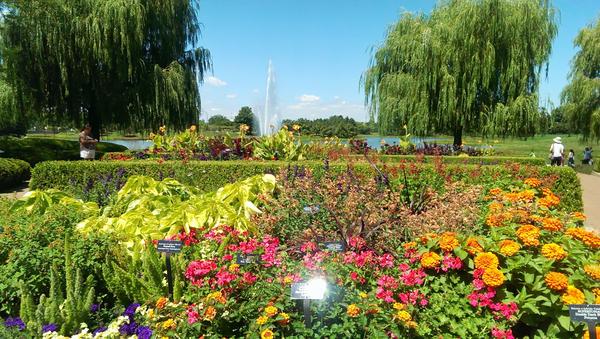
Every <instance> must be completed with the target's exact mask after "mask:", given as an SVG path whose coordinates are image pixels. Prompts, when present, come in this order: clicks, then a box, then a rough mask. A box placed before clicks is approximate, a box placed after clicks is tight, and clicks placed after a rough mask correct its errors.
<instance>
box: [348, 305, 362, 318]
mask: <svg viewBox="0 0 600 339" xmlns="http://www.w3.org/2000/svg"><path fill="white" fill-rule="evenodd" d="M346 314H347V315H348V316H349V317H351V318H355V317H358V315H359V314H360V308H359V307H358V306H356V305H355V304H350V305H348V308H347V309H346Z"/></svg>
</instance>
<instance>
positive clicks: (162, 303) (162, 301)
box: [156, 297, 169, 310]
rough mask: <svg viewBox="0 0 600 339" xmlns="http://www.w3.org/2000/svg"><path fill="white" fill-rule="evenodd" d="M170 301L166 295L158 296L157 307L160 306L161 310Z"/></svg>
mask: <svg viewBox="0 0 600 339" xmlns="http://www.w3.org/2000/svg"><path fill="white" fill-rule="evenodd" d="M168 301H169V299H167V298H165V297H160V298H158V300H157V301H156V308H158V309H159V310H162V309H163V308H164V307H165V305H166V304H167V302H168Z"/></svg>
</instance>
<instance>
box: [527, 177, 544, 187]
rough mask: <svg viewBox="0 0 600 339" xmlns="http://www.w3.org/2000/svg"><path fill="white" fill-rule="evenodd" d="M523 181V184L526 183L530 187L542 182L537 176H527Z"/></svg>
mask: <svg viewBox="0 0 600 339" xmlns="http://www.w3.org/2000/svg"><path fill="white" fill-rule="evenodd" d="M523 182H524V183H525V185H528V186H530V187H534V188H535V187H538V186H540V185H541V184H542V181H541V180H540V179H538V178H527V179H525V181H523Z"/></svg>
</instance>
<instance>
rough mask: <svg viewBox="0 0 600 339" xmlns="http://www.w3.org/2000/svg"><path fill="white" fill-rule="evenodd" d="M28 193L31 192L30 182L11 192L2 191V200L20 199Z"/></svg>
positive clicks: (0, 194)
mask: <svg viewBox="0 0 600 339" xmlns="http://www.w3.org/2000/svg"><path fill="white" fill-rule="evenodd" d="M27 192H29V181H27V182H25V183H23V185H21V186H19V187H16V188H13V189H11V190H8V191H0V198H9V199H19V198H20V197H22V196H23V195H24V194H25V193H27Z"/></svg>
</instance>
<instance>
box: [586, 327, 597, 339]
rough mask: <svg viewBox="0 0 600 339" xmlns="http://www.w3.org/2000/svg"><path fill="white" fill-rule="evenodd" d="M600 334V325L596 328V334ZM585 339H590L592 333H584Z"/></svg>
mask: <svg viewBox="0 0 600 339" xmlns="http://www.w3.org/2000/svg"><path fill="white" fill-rule="evenodd" d="M598 333H600V325H598V326H596V334H598ZM583 339H590V331H589V330H585V332H584V333H583Z"/></svg>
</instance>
